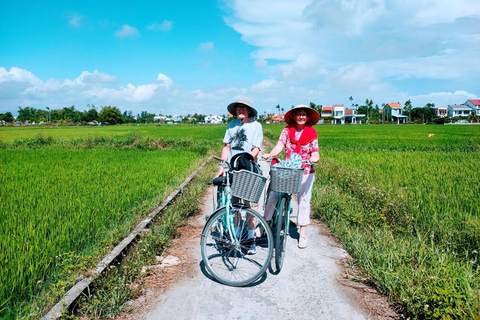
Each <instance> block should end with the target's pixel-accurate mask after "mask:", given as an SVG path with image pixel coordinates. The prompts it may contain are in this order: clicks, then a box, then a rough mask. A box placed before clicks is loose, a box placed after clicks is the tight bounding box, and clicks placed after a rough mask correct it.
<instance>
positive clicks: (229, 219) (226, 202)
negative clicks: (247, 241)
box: [207, 156, 240, 245]
mask: <svg viewBox="0 0 480 320" xmlns="http://www.w3.org/2000/svg"><path fill="white" fill-rule="evenodd" d="M214 158H215V159H217V160H220V161H221V165H222V166H223V168H224V170H225V176H226V184H225V186H222V187H223V192H222V193H221V197H222V198H221V204H222V205H221V206H219V207H217V208H216V210H215V212H217V211H219V210H221V209H222V208H225V210H226V213H225V224H226V226H223V227H224V228H225V227H226V229H228V234H229V235H230V241H231V242H232V244H233V245H238V244H239V243H240V237H239V236H237V234H236V231H235V228H234V227H235V221H234V216H235V214H234V210H233V205H232V192H231V184H230V174H229V173H230V164H229V163H228V162H227V161H226V160H224V159H222V158H219V157H217V156H214ZM218 187H220V186H218ZM217 202H218V201H217ZM213 216H214V214H212V215H211V216H210V217H213ZM207 221H208V220H207Z"/></svg>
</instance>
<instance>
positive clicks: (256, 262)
mask: <svg viewBox="0 0 480 320" xmlns="http://www.w3.org/2000/svg"><path fill="white" fill-rule="evenodd" d="M242 211H243V212H242V213H241V214H238V215H237V219H235V225H236V226H237V228H235V233H236V236H235V237H234V235H233V234H232V233H233V232H230V230H229V228H228V225H227V222H226V214H227V212H226V209H225V208H221V209H220V210H218V211H217V212H215V213H214V214H213V215H212V216H211V217H210V219H209V220H208V221H207V223H206V224H205V227H204V229H203V231H202V237H201V241H200V242H201V250H202V259H203V263H204V265H205V268H206V269H207V271H208V273H209V274H210V275H211V276H213V277H214V278H215V279H217V280H218V281H219V282H221V283H223V284H226V285H229V286H235V287H239V286H246V285H248V284H250V283H252V282H254V281H256V280H257V279H258V278H260V277H261V276H262V275H263V274H264V273H265V271H266V270H267V268H268V266H269V264H270V261H271V259H272V254H273V236H272V232H271V231H270V228H268V225H267V223H266V222H265V219H264V218H263V217H262V216H261V215H260V214H259V213H258V212H256V211H253V210H251V209H243V210H242ZM231 221H232V226H231V229H233V228H234V226H233V224H234V223H233V219H232V220H231ZM250 221H255V222H254V225H255V228H256V229H259V230H258V231H260V234H262V235H263V236H262V237H258V238H254V239H248V232H247V229H248V228H247V224H248V223H250ZM237 231H238V232H237ZM252 243H255V248H256V253H255V254H248V251H249V249H250V248H251V245H252Z"/></svg>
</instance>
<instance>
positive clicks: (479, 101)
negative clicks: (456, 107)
mask: <svg viewBox="0 0 480 320" xmlns="http://www.w3.org/2000/svg"><path fill="white" fill-rule="evenodd" d="M468 101H470V102H471V103H472V104H473V105H474V106H480V100H468Z"/></svg>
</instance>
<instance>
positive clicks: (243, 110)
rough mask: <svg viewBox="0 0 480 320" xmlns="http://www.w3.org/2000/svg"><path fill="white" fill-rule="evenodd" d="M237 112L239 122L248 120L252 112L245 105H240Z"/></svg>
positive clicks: (236, 109)
mask: <svg viewBox="0 0 480 320" xmlns="http://www.w3.org/2000/svg"><path fill="white" fill-rule="evenodd" d="M235 111H236V112H237V118H238V120H240V121H242V120H244V119H248V118H249V117H248V113H249V112H250V108H249V107H247V106H244V105H238V106H237V107H236V108H235Z"/></svg>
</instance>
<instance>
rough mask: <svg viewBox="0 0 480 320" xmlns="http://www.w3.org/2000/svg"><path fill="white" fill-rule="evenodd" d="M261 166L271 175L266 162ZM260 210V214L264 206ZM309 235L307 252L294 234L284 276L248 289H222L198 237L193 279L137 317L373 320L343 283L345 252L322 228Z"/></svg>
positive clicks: (193, 254) (208, 201)
mask: <svg viewBox="0 0 480 320" xmlns="http://www.w3.org/2000/svg"><path fill="white" fill-rule="evenodd" d="M261 164H262V167H263V166H266V168H265V169H267V170H268V165H267V164H266V163H265V162H262V163H261ZM264 174H266V173H264ZM211 194H212V192H211V191H210V192H208V194H207V196H206V197H205V199H203V201H204V213H203V214H201V215H200V216H199V217H198V218H197V219H196V221H195V222H194V223H196V224H198V225H197V227H198V226H203V224H204V223H205V218H204V215H206V214H209V213H211V212H212V209H213V208H212V207H213V201H212V199H211ZM261 201H262V200H261ZM260 203H262V202H260ZM257 210H258V211H261V206H260V208H257ZM295 212H296V210H295V209H294V213H295ZM295 215H296V214H295ZM295 218H296V217H295V216H294V217H293V219H292V220H293V221H295ZM307 230H308V234H307V238H308V248H306V249H303V250H301V249H298V248H297V239H294V238H292V237H298V233H296V232H292V235H291V237H290V238H289V239H288V242H287V250H286V257H285V262H284V266H283V269H282V271H281V272H280V273H279V274H277V275H275V274H273V273H272V272H271V271H268V272H267V274H266V275H265V276H264V277H263V278H262V279H261V280H260V281H259V282H258V283H256V284H255V285H253V286H250V287H244V288H237V287H229V286H226V285H222V284H220V283H218V282H216V281H215V280H213V279H212V278H211V277H210V276H209V275H208V274H207V273H206V271H205V270H204V268H202V263H201V260H202V259H201V253H200V235H198V241H197V242H195V243H196V244H194V245H191V248H189V249H188V252H190V253H191V257H190V258H189V259H192V260H194V261H195V262H196V266H197V267H196V271H194V272H193V273H194V274H193V276H192V275H191V276H190V277H183V278H181V279H180V280H179V281H178V282H176V283H175V284H174V285H173V286H172V287H171V288H170V289H168V290H167V291H166V292H165V293H163V294H161V295H159V296H157V297H150V299H155V302H154V306H153V308H151V309H150V310H149V311H148V312H146V313H143V314H141V315H140V314H137V315H136V316H134V318H140V319H152V320H153V319H222V320H224V319H229V320H233V319H336V320H341V319H346V320H355V319H369V316H368V315H369V312H368V311H367V310H366V309H364V308H363V307H362V306H361V303H360V302H359V301H360V300H361V298H360V295H359V294H358V293H357V294H356V293H355V290H352V289H351V288H349V287H345V286H343V285H342V284H340V283H339V282H338V279H339V278H340V274H341V272H342V267H341V266H340V265H339V264H338V263H337V260H338V259H341V258H345V257H346V256H347V253H346V252H345V250H343V249H341V248H339V247H336V246H333V245H331V244H330V243H331V241H330V240H329V238H328V237H327V236H325V235H322V234H321V233H320V228H319V227H318V226H317V225H315V224H312V225H310V226H309V227H308V229H307ZM131 316H132V315H131Z"/></svg>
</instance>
